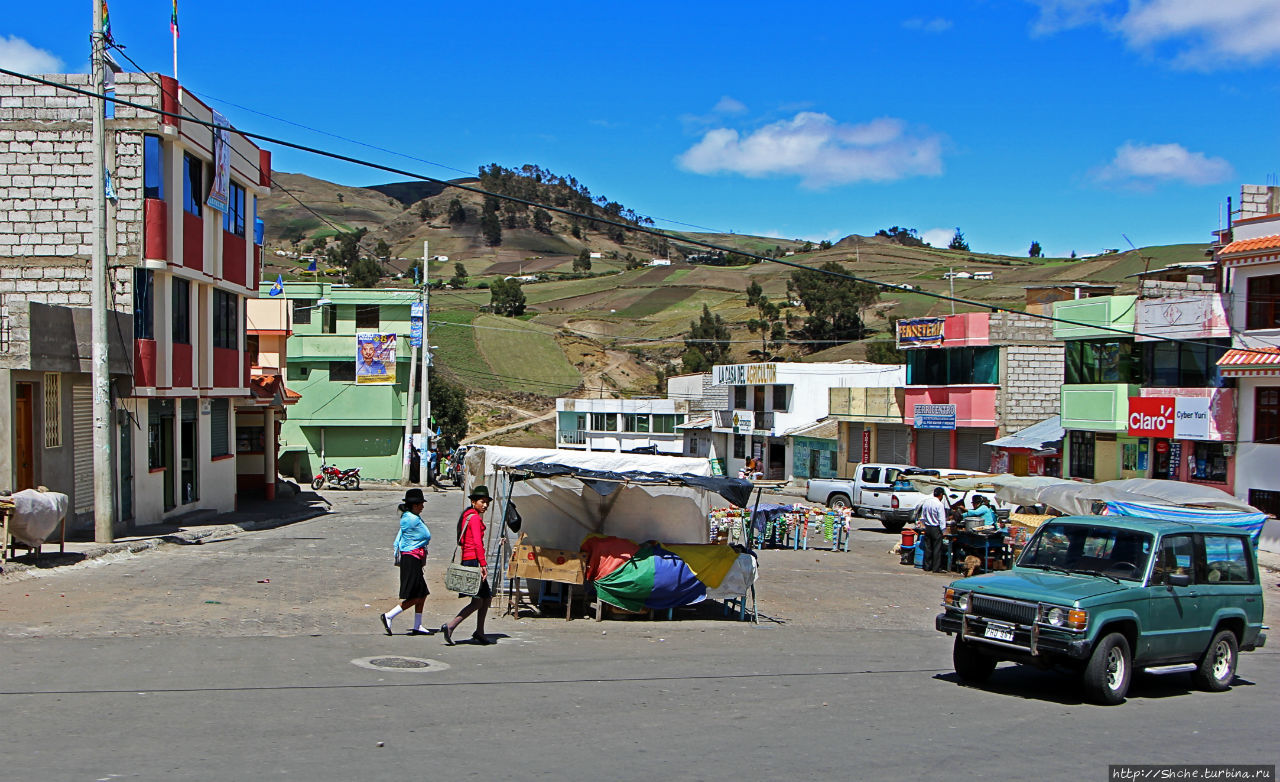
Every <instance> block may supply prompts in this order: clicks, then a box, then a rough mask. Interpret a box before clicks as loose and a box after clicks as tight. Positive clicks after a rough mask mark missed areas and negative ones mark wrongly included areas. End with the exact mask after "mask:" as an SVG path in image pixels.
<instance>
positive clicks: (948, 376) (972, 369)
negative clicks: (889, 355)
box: [905, 348, 1000, 386]
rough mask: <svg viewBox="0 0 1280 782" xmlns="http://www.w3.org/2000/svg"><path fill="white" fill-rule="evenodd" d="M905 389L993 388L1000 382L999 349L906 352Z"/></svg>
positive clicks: (939, 349)
mask: <svg viewBox="0 0 1280 782" xmlns="http://www.w3.org/2000/svg"><path fill="white" fill-rule="evenodd" d="M905 352H906V354H907V385H912V386H950V385H995V384H997V383H999V382H1000V348H930V349H928V350H909V351H905Z"/></svg>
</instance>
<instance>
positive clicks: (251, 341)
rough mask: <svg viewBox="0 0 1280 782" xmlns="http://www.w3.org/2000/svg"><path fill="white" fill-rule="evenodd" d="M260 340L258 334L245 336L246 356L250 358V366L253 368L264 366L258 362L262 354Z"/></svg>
mask: <svg viewBox="0 0 1280 782" xmlns="http://www.w3.org/2000/svg"><path fill="white" fill-rule="evenodd" d="M260 339H261V338H260V337H259V336H258V335H257V334H245V335H244V354H245V355H246V356H248V357H249V366H251V367H257V366H262V362H260V361H259V360H258V355H259V353H260V352H261V348H260V345H261V342H260Z"/></svg>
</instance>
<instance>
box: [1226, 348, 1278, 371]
mask: <svg viewBox="0 0 1280 782" xmlns="http://www.w3.org/2000/svg"><path fill="white" fill-rule="evenodd" d="M1218 367H1219V368H1220V369H1221V370H1222V375H1223V376H1224V377H1247V376H1249V375H1271V374H1276V373H1280V348H1272V347H1265V348H1232V349H1231V350H1228V351H1227V352H1226V353H1224V354H1223V355H1222V358H1220V359H1218Z"/></svg>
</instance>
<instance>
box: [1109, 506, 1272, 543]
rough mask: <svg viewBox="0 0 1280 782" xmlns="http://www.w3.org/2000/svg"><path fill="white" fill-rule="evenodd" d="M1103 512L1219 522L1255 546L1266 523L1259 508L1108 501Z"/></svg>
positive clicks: (1205, 522) (1204, 522)
mask: <svg viewBox="0 0 1280 782" xmlns="http://www.w3.org/2000/svg"><path fill="white" fill-rule="evenodd" d="M1105 513H1106V514H1108V515H1114V516H1133V517H1136V518H1141V519H1163V520H1165V521H1190V522H1195V523H1197V524H1222V525H1223V526H1227V527H1232V528H1234V529H1238V530H1243V531H1245V532H1248V533H1249V535H1250V537H1252V538H1253V542H1254V545H1257V542H1258V536H1259V535H1260V534H1262V525H1264V524H1266V523H1267V514H1265V513H1262V512H1261V511H1259V512H1255V513H1248V512H1245V511H1238V510H1220V509H1215V508H1175V507H1171V506H1169V505H1157V504H1154V503H1149V502H1116V501H1109V502H1107V509H1106V511H1105Z"/></svg>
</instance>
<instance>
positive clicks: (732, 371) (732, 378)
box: [713, 364, 778, 386]
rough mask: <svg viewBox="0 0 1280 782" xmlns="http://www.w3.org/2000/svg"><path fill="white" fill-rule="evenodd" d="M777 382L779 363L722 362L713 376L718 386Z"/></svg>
mask: <svg viewBox="0 0 1280 782" xmlns="http://www.w3.org/2000/svg"><path fill="white" fill-rule="evenodd" d="M777 382H778V365H777V364H721V365H717V366H716V368H715V377H714V378H713V383H714V385H717V386H767V385H773V384H775V383H777Z"/></svg>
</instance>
